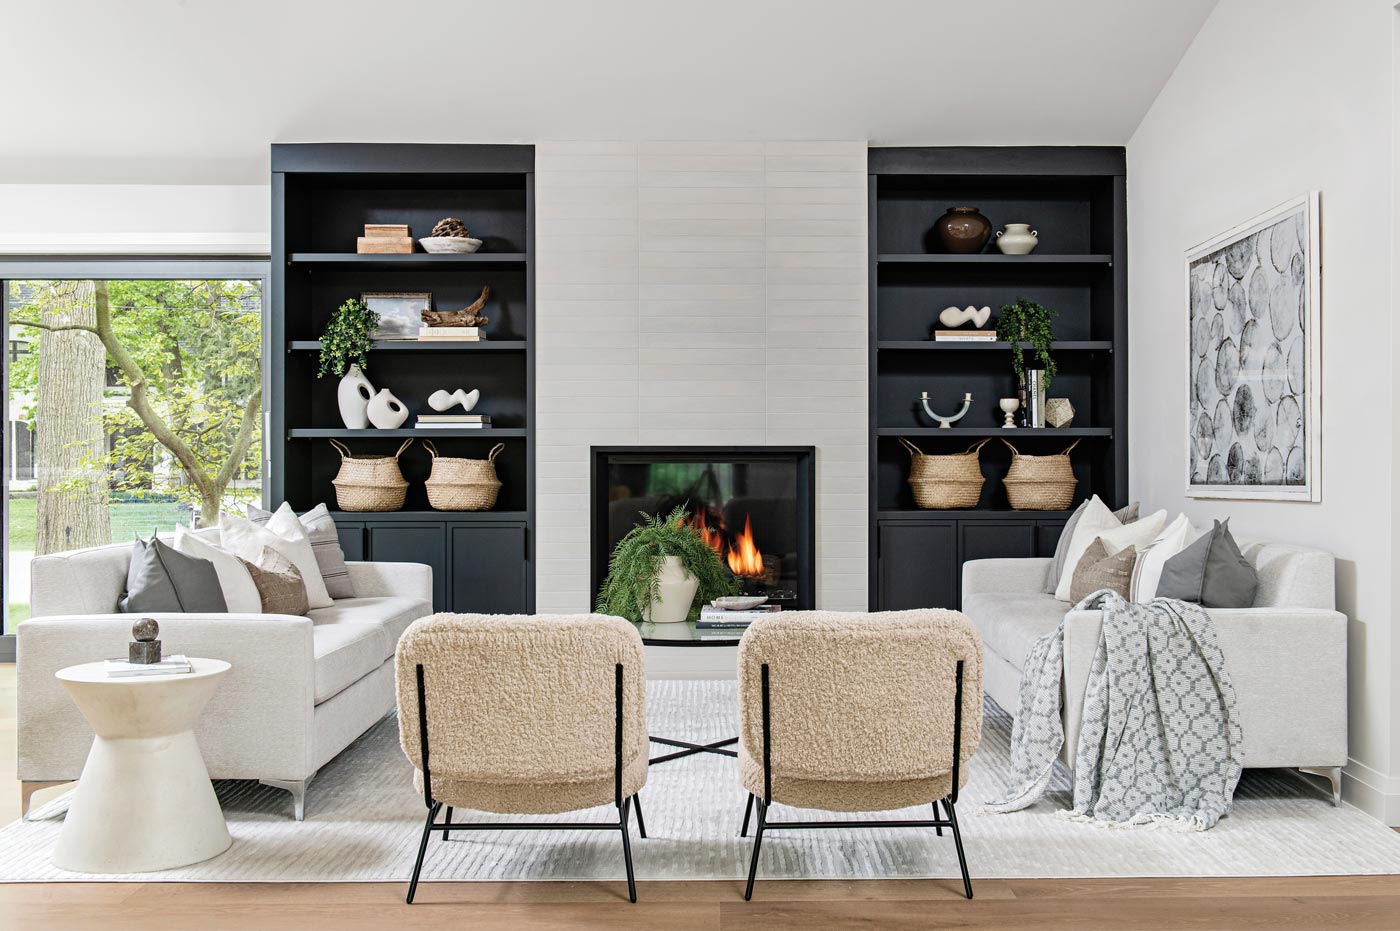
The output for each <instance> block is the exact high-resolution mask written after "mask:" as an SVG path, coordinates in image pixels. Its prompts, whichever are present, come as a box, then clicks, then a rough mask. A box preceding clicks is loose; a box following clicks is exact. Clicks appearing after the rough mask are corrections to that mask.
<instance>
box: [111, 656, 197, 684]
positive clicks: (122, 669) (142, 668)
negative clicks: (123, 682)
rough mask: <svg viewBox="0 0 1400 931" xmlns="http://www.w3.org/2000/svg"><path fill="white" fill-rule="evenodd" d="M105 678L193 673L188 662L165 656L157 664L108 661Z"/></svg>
mask: <svg viewBox="0 0 1400 931" xmlns="http://www.w3.org/2000/svg"><path fill="white" fill-rule="evenodd" d="M105 665H106V667H107V678H109V679H123V678H131V677H134V676H173V675H178V674H180V673H185V672H194V667H193V666H191V665H190V661H189V660H188V659H187V658H185V657H184V656H182V655H180V654H178V653H177V654H176V655H174V656H167V657H166V658H165V659H163V660H161V661H160V662H158V663H128V662H127V661H126V660H124V659H109V660H107V662H106V663H105Z"/></svg>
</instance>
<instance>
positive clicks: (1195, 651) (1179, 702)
mask: <svg viewBox="0 0 1400 931" xmlns="http://www.w3.org/2000/svg"><path fill="white" fill-rule="evenodd" d="M1096 607H1099V608H1102V609H1103V632H1102V634H1101V635H1100V636H1099V643H1098V648H1097V649H1096V650H1095V652H1094V661H1093V663H1092V664H1091V665H1090V667H1089V684H1088V690H1087V692H1086V694H1085V696H1084V720H1083V725H1082V727H1081V730H1080V732H1079V747H1078V749H1077V752H1076V754H1075V779H1074V808H1073V809H1072V810H1071V811H1069V812H1066V813H1064V815H1065V816H1066V817H1070V818H1073V819H1076V820H1084V821H1094V822H1099V823H1103V824H1111V825H1120V826H1129V825H1143V824H1161V825H1163V826H1166V827H1174V828H1176V829H1178V830H1195V831H1204V830H1207V829H1209V828H1211V827H1213V826H1214V825H1215V823H1216V822H1217V821H1219V820H1220V818H1221V816H1222V815H1224V814H1225V813H1226V812H1228V811H1229V810H1230V805H1231V801H1232V798H1233V796H1234V792H1235V784H1236V783H1237V782H1239V779H1240V769H1241V766H1240V747H1241V732H1240V724H1239V719H1238V717H1237V716H1236V714H1235V691H1234V688H1233V687H1232V686H1231V685H1230V676H1229V673H1228V672H1227V671H1226V669H1225V661H1224V657H1222V656H1221V653H1220V647H1219V645H1218V644H1217V643H1216V639H1215V624H1214V623H1213V622H1212V621H1211V619H1210V615H1209V614H1207V613H1206V612H1205V611H1204V610H1202V609H1201V606H1200V605H1194V604H1188V603H1186V602H1183V601H1176V600H1172V599H1166V598H1159V599H1156V600H1154V601H1152V602H1150V603H1148V604H1133V603H1130V602H1128V601H1125V600H1124V599H1123V598H1122V597H1121V596H1120V595H1118V594H1116V593H1114V592H1111V591H1108V590H1102V591H1097V592H1095V593H1094V594H1092V595H1090V596H1089V597H1088V598H1085V599H1084V600H1083V601H1081V602H1080V603H1079V604H1078V605H1076V606H1075V607H1074V609H1073V610H1076V611H1080V610H1089V609H1093V608H1096ZM1064 632H1065V625H1064V622H1063V621H1062V622H1061V623H1060V626H1059V627H1058V628H1057V629H1056V630H1055V631H1054V632H1053V633H1050V634H1046V635H1045V636H1044V637H1041V638H1040V639H1039V640H1037V641H1036V643H1035V646H1033V647H1032V648H1031V651H1030V655H1029V656H1028V657H1027V658H1026V665H1025V672H1024V674H1023V675H1022V677H1021V694H1020V701H1021V707H1020V708H1019V709H1018V710H1017V712H1016V723H1015V726H1014V728H1013V729H1012V733H1011V769H1012V772H1013V773H1014V774H1015V775H1014V781H1013V783H1012V785H1011V786H1010V787H1009V788H1008V792H1009V795H1008V797H1007V798H1005V799H1004V800H1003V801H1000V802H994V803H992V804H991V805H988V806H987V808H988V809H989V810H991V811H996V812H1009V811H1017V810H1019V809H1022V808H1025V807H1027V806H1029V805H1031V804H1033V803H1035V802H1036V801H1038V800H1039V799H1040V798H1041V797H1042V796H1043V795H1044V794H1045V790H1046V787H1047V786H1048V785H1049V783H1050V776H1051V773H1052V771H1053V769H1054V765H1055V760H1056V758H1057V757H1058V756H1059V753H1060V748H1061V747H1062V746H1063V745H1064V742H1065V733H1064V727H1063V724H1062V722H1061V720H1060V690H1061V682H1060V680H1061V677H1062V674H1063V671H1064Z"/></svg>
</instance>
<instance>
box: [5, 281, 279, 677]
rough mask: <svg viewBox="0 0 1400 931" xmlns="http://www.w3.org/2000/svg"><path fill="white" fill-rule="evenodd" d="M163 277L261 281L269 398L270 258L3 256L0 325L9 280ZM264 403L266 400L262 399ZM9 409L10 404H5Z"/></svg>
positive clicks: (9, 654) (10, 640)
mask: <svg viewBox="0 0 1400 931" xmlns="http://www.w3.org/2000/svg"><path fill="white" fill-rule="evenodd" d="M161 278H183V279H211V280H212V279H217V278H225V279H244V280H248V281H254V280H256V281H260V282H262V291H263V331H262V357H263V373H262V377H263V397H264V398H265V399H266V398H268V397H270V396H271V394H270V391H271V387H272V369H271V366H270V365H268V364H267V363H268V362H269V360H271V359H272V358H273V356H272V354H271V352H270V349H271V345H272V330H273V327H272V325H271V307H270V305H269V302H268V299H267V295H268V293H269V289H270V286H271V284H272V262H271V261H270V260H269V259H267V258H257V257H249V256H234V255H229V256H220V255H209V256H116V255H113V256H84V257H73V256H53V255H35V256H6V257H3V258H0V328H3V330H4V332H5V333H6V334H8V333H9V332H10V305H9V300H8V296H9V293H10V288H9V286H10V282H11V281H14V280H45V279H47V280H54V279H92V280H106V281H122V280H126V281H138V280H155V279H161ZM0 384H3V386H4V389H5V402H6V404H7V405H8V403H9V388H10V354H9V353H8V352H5V353H3V354H0ZM264 403H265V402H264ZM7 409H8V408H7ZM267 428H268V415H267V409H266V407H265V406H264V409H263V444H262V448H263V461H262V468H261V472H262V484H263V494H264V496H266V494H267V491H268V483H269V480H270V475H269V469H268V463H269V459H268V456H269V449H270V445H271V444H269V443H268V442H267ZM9 444H10V436H9V423H8V418H7V419H6V423H4V424H3V425H0V462H4V461H6V457H7V456H8V455H9ZM4 491H5V494H4V495H3V496H0V662H14V659H15V635H14V632H13V631H11V630H9V629H8V628H7V627H6V618H5V614H6V605H8V603H9V601H8V597H7V593H6V591H5V589H6V581H7V576H8V567H9V562H10V495H9V488H8V487H6V488H5V489H4Z"/></svg>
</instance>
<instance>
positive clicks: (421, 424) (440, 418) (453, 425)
mask: <svg viewBox="0 0 1400 931" xmlns="http://www.w3.org/2000/svg"><path fill="white" fill-rule="evenodd" d="M413 425H414V426H415V427H417V428H418V429H420V430H424V429H426V430H485V429H487V428H488V427H490V426H491V415H490V414H419V415H418V420H417V421H415V422H414V424H413Z"/></svg>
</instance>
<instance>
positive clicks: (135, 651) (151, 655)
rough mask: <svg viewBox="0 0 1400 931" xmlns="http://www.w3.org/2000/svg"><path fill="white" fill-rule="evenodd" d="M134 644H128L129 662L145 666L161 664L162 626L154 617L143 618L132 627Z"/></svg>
mask: <svg viewBox="0 0 1400 931" xmlns="http://www.w3.org/2000/svg"><path fill="white" fill-rule="evenodd" d="M131 636H132V642H131V643H129V644H127V649H126V654H127V660H128V661H129V662H133V663H140V664H141V665H143V666H146V665H150V664H151V663H159V662H160V640H158V639H157V638H158V637H159V636H160V625H159V624H157V623H156V619H155V618H153V617H143V618H141V620H139V621H137V622H136V623H135V624H132V625H131Z"/></svg>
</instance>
